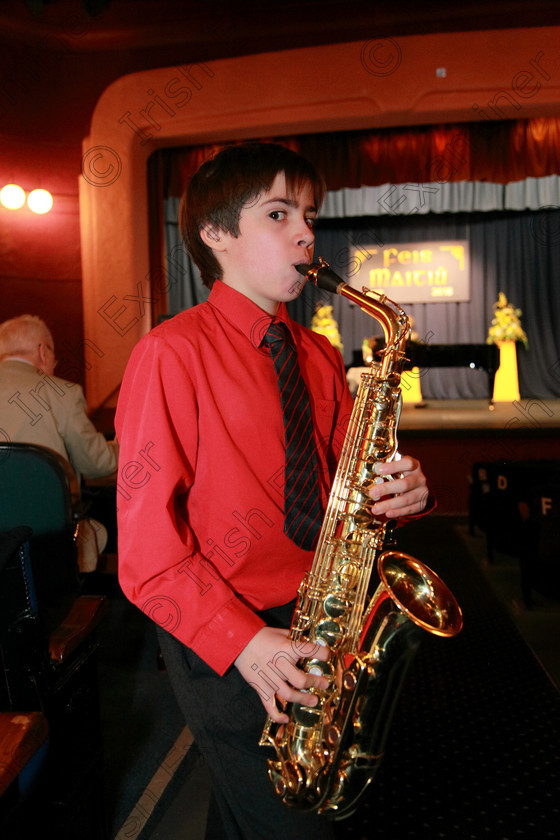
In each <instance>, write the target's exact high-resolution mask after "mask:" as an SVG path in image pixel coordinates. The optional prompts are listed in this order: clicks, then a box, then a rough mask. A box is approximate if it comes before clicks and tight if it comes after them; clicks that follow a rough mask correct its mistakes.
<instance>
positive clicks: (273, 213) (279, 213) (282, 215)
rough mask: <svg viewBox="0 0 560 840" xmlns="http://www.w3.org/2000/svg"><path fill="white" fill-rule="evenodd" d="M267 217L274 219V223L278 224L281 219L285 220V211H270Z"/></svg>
mask: <svg viewBox="0 0 560 840" xmlns="http://www.w3.org/2000/svg"><path fill="white" fill-rule="evenodd" d="M269 216H270V218H271V219H274V221H276V222H279V221H281V220H282V219H284V218H285V216H286V211H285V210H272V211H271V212H270V213H269Z"/></svg>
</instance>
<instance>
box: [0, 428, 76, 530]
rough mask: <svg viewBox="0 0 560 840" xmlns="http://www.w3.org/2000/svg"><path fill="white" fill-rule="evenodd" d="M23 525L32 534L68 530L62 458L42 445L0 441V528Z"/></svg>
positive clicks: (69, 500)
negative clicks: (31, 531)
mask: <svg viewBox="0 0 560 840" xmlns="http://www.w3.org/2000/svg"><path fill="white" fill-rule="evenodd" d="M18 525H27V526H28V527H29V528H32V529H33V533H34V534H35V536H38V535H41V534H52V533H56V532H59V533H60V532H63V531H71V530H72V497H71V494H70V485H69V481H68V477H67V474H66V469H65V464H64V460H63V458H62V457H61V456H60V455H59V454H58V453H57V452H53V451H52V450H50V449H46V448H45V447H44V446H36V445H35V444H31V443H12V442H5V443H0V530H1V531H9V530H10V529H11V528H14V527H16V526H18Z"/></svg>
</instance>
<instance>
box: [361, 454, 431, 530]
mask: <svg viewBox="0 0 560 840" xmlns="http://www.w3.org/2000/svg"><path fill="white" fill-rule="evenodd" d="M394 473H397V474H398V473H400V474H402V478H395V479H394V480H393V481H381V480H380V481H379V484H375V485H374V486H373V487H371V488H370V490H369V495H370V496H371V498H372V499H374V500H376V504H375V505H374V506H373V508H372V512H373V513H375V514H379V513H384V514H385V516H386V517H387V519H399V517H402V516H411V515H412V514H415V513H421V511H423V510H424V508H425V507H426V502H427V500H428V494H429V491H428V484H427V481H426V477H425V475H424V473H423V472H422V468H421V467H420V462H419V461H417V460H416V458H411V457H410V456H409V455H405V456H404V457H402V458H401V459H400V460H397V461H386V462H383V463H379V464H377V467H376V474H377V475H378V476H380V477H381V476H386V475H393V474H394ZM378 499H379V501H377V500H378Z"/></svg>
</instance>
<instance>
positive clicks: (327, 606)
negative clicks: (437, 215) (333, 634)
mask: <svg viewBox="0 0 560 840" xmlns="http://www.w3.org/2000/svg"><path fill="white" fill-rule="evenodd" d="M349 606H350V605H349V603H348V600H347V599H346V598H341V597H340V595H335V594H334V593H331V594H330V595H327V597H326V598H325V600H324V601H323V609H324V610H325V613H326V614H327V615H328V616H329V618H340V616H341V615H344V614H345V613H346V612H347V611H348V607H349Z"/></svg>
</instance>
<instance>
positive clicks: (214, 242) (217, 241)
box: [200, 224, 224, 251]
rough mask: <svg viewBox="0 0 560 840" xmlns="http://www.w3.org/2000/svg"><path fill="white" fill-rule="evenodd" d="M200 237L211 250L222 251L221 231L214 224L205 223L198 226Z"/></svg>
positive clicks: (222, 237)
mask: <svg viewBox="0 0 560 840" xmlns="http://www.w3.org/2000/svg"><path fill="white" fill-rule="evenodd" d="M200 238H201V239H202V241H203V242H204V244H205V245H207V246H208V247H209V248H211V249H212V250H213V251H223V250H224V243H223V239H224V236H223V233H222V231H220V230H218V229H217V228H215V227H214V225H211V224H207V225H204V227H201V228H200Z"/></svg>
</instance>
